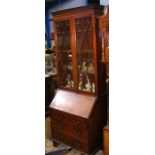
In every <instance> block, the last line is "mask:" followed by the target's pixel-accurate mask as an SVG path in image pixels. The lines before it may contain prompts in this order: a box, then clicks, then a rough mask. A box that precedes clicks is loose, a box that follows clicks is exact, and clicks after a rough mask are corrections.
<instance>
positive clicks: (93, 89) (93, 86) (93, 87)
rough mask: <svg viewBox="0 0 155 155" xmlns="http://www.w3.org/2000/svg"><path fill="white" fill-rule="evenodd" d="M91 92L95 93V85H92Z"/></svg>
mask: <svg viewBox="0 0 155 155" xmlns="http://www.w3.org/2000/svg"><path fill="white" fill-rule="evenodd" d="M92 92H93V93H95V83H94V82H93V83H92Z"/></svg>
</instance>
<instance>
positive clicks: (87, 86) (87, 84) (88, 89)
mask: <svg viewBox="0 0 155 155" xmlns="http://www.w3.org/2000/svg"><path fill="white" fill-rule="evenodd" d="M86 79H87V83H86V85H85V87H86V91H89V92H91V84H90V79H89V78H88V75H87V73H86Z"/></svg>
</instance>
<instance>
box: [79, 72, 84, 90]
mask: <svg viewBox="0 0 155 155" xmlns="http://www.w3.org/2000/svg"><path fill="white" fill-rule="evenodd" d="M82 83H83V79H82V74H80V77H79V90H81V89H82Z"/></svg>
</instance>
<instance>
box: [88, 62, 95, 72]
mask: <svg viewBox="0 0 155 155" xmlns="http://www.w3.org/2000/svg"><path fill="white" fill-rule="evenodd" d="M88 72H89V73H92V74H93V73H94V62H93V61H91V62H90V65H89V67H88Z"/></svg>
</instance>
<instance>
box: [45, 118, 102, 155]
mask: <svg viewBox="0 0 155 155" xmlns="http://www.w3.org/2000/svg"><path fill="white" fill-rule="evenodd" d="M45 138H46V141H45V148H46V152H48V150H50V151H55V150H57V149H60V148H62V147H64V145H62V144H60V145H59V146H57V147H54V146H53V142H52V141H51V127H50V117H46V119H45ZM62 155H81V153H80V152H79V151H77V150H75V149H71V150H70V151H67V152H66V153H62ZM95 155H104V154H103V150H99V151H98V152H97V153H96V154H95Z"/></svg>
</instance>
